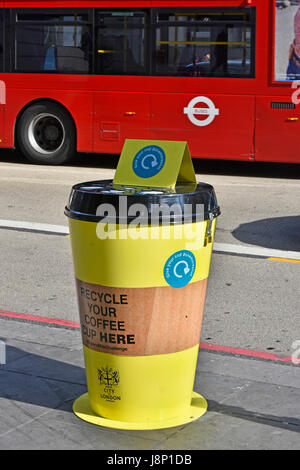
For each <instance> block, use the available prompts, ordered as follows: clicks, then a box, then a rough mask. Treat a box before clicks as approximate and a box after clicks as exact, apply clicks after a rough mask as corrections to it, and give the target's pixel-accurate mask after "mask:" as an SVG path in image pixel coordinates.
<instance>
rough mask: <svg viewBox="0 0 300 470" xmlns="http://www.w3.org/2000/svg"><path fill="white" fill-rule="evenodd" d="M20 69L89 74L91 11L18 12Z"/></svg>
mask: <svg viewBox="0 0 300 470" xmlns="http://www.w3.org/2000/svg"><path fill="white" fill-rule="evenodd" d="M15 47H16V49H15V69H16V71H18V72H40V73H41V72H45V73H49V72H55V73H89V71H90V69H91V59H92V36H91V25H90V24H89V22H88V14H87V13H86V14H83V13H80V12H78V13H76V12H75V13H74V12H73V11H72V13H70V12H65V13H63V12H62V13H60V14H55V13H48V12H47V13H35V12H33V11H32V10H30V13H27V12H19V13H18V12H17V13H16V38H15Z"/></svg>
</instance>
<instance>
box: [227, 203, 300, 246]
mask: <svg viewBox="0 0 300 470" xmlns="http://www.w3.org/2000/svg"><path fill="white" fill-rule="evenodd" d="M295 209H296V208H295ZM232 235H233V236H234V237H235V238H236V239H237V240H239V241H241V242H244V243H248V244H250V245H258V246H261V247H264V248H274V249H277V250H284V251H300V215H297V216H290V217H276V218H273V219H262V220H256V221H255V222H249V223H247V224H241V225H239V226H238V227H237V228H236V229H235V230H233V232H232Z"/></svg>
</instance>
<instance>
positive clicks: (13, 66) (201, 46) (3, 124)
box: [0, 0, 300, 164]
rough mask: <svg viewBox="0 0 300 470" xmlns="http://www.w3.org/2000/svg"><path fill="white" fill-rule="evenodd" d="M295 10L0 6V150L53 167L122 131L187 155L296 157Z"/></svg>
mask: <svg viewBox="0 0 300 470" xmlns="http://www.w3.org/2000/svg"><path fill="white" fill-rule="evenodd" d="M298 9H299V5H298V0H282V1H279V0H278V1H275V0H172V1H171V0H118V1H117V0H116V1H105V0H103V1H100V0H98V1H96V0H81V1H75V0H59V1H58V0H51V1H21V0H16V1H0V72H1V73H0V85H1V86H0V147H7V148H14V147H19V148H20V149H21V151H22V152H23V153H24V155H25V156H26V157H27V158H28V159H29V160H30V161H31V162H35V163H45V164H60V163H63V162H66V161H68V160H70V159H71V158H72V156H73V155H74V153H75V152H76V151H79V152H83V153H91V152H97V153H113V154H118V153H120V152H121V149H122V147H123V143H124V140H125V139H126V138H133V139H153V140H184V141H187V142H188V144H189V148H190V151H191V154H192V156H193V157H194V158H198V157H199V158H213V159H230V160H253V161H272V162H293V163H299V162H300V152H299V145H298V143H299V142H300V132H299V131H300V127H299V125H300V120H299V117H300V112H299V107H298V106H297V102H298V101H297V99H295V96H296V95H295V94H297V86H298V84H297V80H298V79H300V59H299V61H297V59H298V58H299V57H298V55H297V50H298V49H297V45H298V43H297V39H298V36H297V15H298V17H299V14H298ZM299 41H300V40H299ZM299 54H300V52H299ZM298 65H299V75H298V73H297V72H298Z"/></svg>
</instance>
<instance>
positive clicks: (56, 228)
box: [0, 219, 69, 235]
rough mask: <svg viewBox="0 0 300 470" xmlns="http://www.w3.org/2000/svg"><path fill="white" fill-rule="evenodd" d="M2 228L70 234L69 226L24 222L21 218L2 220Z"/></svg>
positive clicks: (0, 221) (0, 224) (0, 225)
mask: <svg viewBox="0 0 300 470" xmlns="http://www.w3.org/2000/svg"><path fill="white" fill-rule="evenodd" d="M0 228H10V229H16V230H18V229H19V230H31V231H33V232H50V233H63V234H66V235H67V234H69V228H68V227H65V226H64V225H52V224H40V223H37V222H22V221H19V220H1V219H0Z"/></svg>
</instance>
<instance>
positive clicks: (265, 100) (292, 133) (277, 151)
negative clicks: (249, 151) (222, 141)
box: [255, 96, 300, 163]
mask: <svg viewBox="0 0 300 470" xmlns="http://www.w3.org/2000/svg"><path fill="white" fill-rule="evenodd" d="M291 105H292V101H291V98H290V96H285V97H280V96H258V97H257V98H256V131H255V147H256V149H255V150H256V153H255V159H256V160H257V161H270V162H283V163H300V147H299V139H300V109H299V106H295V108H294V109H291Z"/></svg>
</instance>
